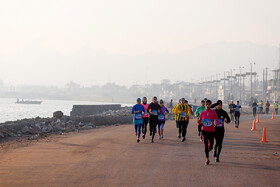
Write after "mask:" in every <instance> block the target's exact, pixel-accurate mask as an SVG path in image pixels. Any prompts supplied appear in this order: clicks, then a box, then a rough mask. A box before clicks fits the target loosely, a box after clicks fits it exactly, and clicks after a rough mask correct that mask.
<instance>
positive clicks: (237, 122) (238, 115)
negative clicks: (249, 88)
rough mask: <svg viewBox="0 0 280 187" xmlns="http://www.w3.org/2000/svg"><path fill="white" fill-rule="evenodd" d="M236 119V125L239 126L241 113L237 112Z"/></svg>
mask: <svg viewBox="0 0 280 187" xmlns="http://www.w3.org/2000/svg"><path fill="white" fill-rule="evenodd" d="M234 117H235V125H237V126H239V118H240V112H239V111H236V112H235V113H234Z"/></svg>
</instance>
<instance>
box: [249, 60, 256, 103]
mask: <svg viewBox="0 0 280 187" xmlns="http://www.w3.org/2000/svg"><path fill="white" fill-rule="evenodd" d="M253 64H254V65H255V64H256V63H255V62H254V63H250V65H251V71H250V79H251V82H250V86H251V99H250V100H251V101H252V98H253V75H252V73H253V72H252V71H253Z"/></svg>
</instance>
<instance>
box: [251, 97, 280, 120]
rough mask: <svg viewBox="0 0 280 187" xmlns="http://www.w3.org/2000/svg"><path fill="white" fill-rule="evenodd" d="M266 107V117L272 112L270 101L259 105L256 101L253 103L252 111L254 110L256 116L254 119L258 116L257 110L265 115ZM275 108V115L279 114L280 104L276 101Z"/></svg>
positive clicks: (261, 102)
mask: <svg viewBox="0 0 280 187" xmlns="http://www.w3.org/2000/svg"><path fill="white" fill-rule="evenodd" d="M264 106H265V113H266V115H268V113H269V110H270V103H269V101H267V102H266V104H264V102H263V101H262V100H261V101H260V102H259V103H257V101H256V100H254V101H253V103H252V106H251V107H252V109H253V115H254V118H256V115H257V110H258V111H259V113H260V114H263V113H264V110H263V109H264ZM273 108H274V110H275V113H276V114H278V109H279V103H278V101H276V102H275V103H274V105H273Z"/></svg>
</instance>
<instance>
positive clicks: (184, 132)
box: [179, 121, 189, 138]
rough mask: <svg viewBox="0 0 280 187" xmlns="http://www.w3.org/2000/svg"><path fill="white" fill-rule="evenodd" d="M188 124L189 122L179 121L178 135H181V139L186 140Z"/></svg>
mask: <svg viewBox="0 0 280 187" xmlns="http://www.w3.org/2000/svg"><path fill="white" fill-rule="evenodd" d="M188 124H189V121H179V134H181V133H182V137H183V138H186V135H187V128H188Z"/></svg>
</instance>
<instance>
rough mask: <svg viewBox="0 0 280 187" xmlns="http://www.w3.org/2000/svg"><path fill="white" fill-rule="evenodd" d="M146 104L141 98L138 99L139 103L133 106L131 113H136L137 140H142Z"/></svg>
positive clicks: (135, 128)
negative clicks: (143, 103)
mask: <svg viewBox="0 0 280 187" xmlns="http://www.w3.org/2000/svg"><path fill="white" fill-rule="evenodd" d="M144 112H145V110H144V106H142V105H141V99H140V98H138V99H137V104H136V105H134V106H133V107H132V111H131V114H134V120H133V122H134V130H135V135H136V136H137V142H140V134H141V127H142V125H143V113H144Z"/></svg>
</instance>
